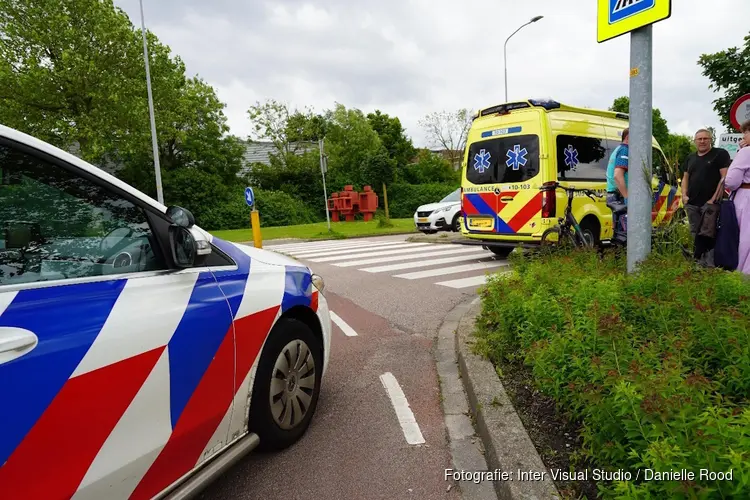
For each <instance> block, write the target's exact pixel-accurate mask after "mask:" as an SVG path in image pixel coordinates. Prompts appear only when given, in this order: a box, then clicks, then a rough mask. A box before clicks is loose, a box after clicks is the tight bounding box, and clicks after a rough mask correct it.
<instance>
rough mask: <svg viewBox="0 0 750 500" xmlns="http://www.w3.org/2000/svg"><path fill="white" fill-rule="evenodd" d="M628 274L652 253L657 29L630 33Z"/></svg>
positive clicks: (644, 27)
mask: <svg viewBox="0 0 750 500" xmlns="http://www.w3.org/2000/svg"><path fill="white" fill-rule="evenodd" d="M630 68H631V70H630V110H629V111H630V113H629V114H630V147H629V152H628V156H629V159H628V165H629V167H628V173H629V176H628V177H629V179H628V181H629V182H628V184H629V186H628V272H629V273H632V272H633V271H635V269H636V266H637V265H638V264H639V263H640V262H641V261H643V260H644V259H646V257H648V254H649V253H650V251H651V205H652V203H653V200H652V192H651V191H652V189H651V172H652V169H651V165H652V160H653V158H652V149H651V148H652V138H651V137H652V129H653V123H652V122H653V115H652V108H653V94H652V84H653V26H652V25H650V24H649V25H647V26H643V27H642V28H638V29H636V30H634V31H632V32H631V33H630Z"/></svg>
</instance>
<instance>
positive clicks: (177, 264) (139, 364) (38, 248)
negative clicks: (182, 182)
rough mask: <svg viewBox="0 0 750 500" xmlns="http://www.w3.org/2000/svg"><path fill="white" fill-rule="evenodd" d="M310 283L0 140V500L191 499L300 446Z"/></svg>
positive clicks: (114, 182) (311, 319)
mask: <svg viewBox="0 0 750 500" xmlns="http://www.w3.org/2000/svg"><path fill="white" fill-rule="evenodd" d="M322 291H323V281H322V279H321V278H320V277H319V276H317V275H315V274H313V273H312V272H311V270H310V269H309V268H307V267H305V266H303V265H302V264H300V263H298V262H297V261H295V260H292V259H289V258H286V257H283V256H281V255H278V254H275V253H273V252H268V251H263V250H260V249H256V248H253V247H248V246H244V245H239V244H234V243H230V242H227V241H222V240H221V239H218V238H216V237H213V236H212V235H211V234H209V233H208V232H206V231H204V230H202V229H201V228H199V227H198V226H196V225H195V221H194V219H193V216H192V214H191V213H190V212H189V211H188V210H187V209H184V208H181V207H169V208H167V207H165V206H163V205H161V204H159V203H157V202H156V201H155V200H153V199H151V198H149V197H148V196H146V195H145V194H143V193H141V192H139V191H137V190H136V189H134V188H132V187H131V186H129V185H127V184H125V183H123V182H121V181H120V180H118V179H116V178H115V177H113V176H111V175H109V174H107V173H106V172H103V171H102V170H100V169H98V168H96V167H94V166H92V165H89V164H88V163H86V162H84V161H82V160H80V159H78V158H76V157H75V156H73V155H70V154H68V153H65V152H64V151H61V150H59V149H57V148H55V147H52V146H50V145H49V144H46V143H44V142H41V141H39V140H36V139H34V138H32V137H29V136H27V135H25V134H22V133H19V132H18V131H15V130H12V129H9V128H7V127H3V126H0V408H2V409H1V410H0V497H2V498H8V499H42V498H43V499H45V500H54V499H63V498H64V499H69V498H73V499H102V498H107V499H111V500H114V499H149V498H163V497H165V496H168V495H174V496H184V495H186V494H194V493H196V492H197V491H199V490H200V489H201V488H202V487H203V486H205V485H206V484H207V483H208V482H209V481H211V480H212V479H214V478H215V477H216V476H217V475H219V474H221V473H222V472H223V471H224V470H226V468H227V467H229V466H230V465H231V464H233V463H234V462H236V461H237V460H239V459H240V458H242V457H243V456H244V455H245V454H246V453H248V452H250V451H252V450H254V449H256V448H258V449H261V448H265V449H271V450H273V449H276V450H278V449H283V448H286V447H288V446H290V445H291V444H293V443H295V442H296V441H297V440H298V439H300V437H301V436H302V435H303V434H304V433H305V431H306V429H307V428H308V426H309V424H310V420H311V419H312V418H313V415H314V413H315V409H316V405H317V402H318V397H319V394H320V388H321V380H322V377H323V376H324V375H325V372H326V370H327V367H328V361H329V355H330V343H331V321H330V316H329V311H328V306H327V302H326V299H325V297H324V296H323V295H322Z"/></svg>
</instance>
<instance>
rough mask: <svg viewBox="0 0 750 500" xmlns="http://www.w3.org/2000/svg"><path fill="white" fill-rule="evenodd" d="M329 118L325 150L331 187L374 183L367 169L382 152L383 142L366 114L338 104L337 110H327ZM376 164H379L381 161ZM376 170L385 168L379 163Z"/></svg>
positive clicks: (335, 108)
mask: <svg viewBox="0 0 750 500" xmlns="http://www.w3.org/2000/svg"><path fill="white" fill-rule="evenodd" d="M326 118H327V120H328V122H329V123H330V126H329V129H328V132H327V134H326V151H327V152H328V156H329V163H328V166H329V168H330V172H331V184H332V186H341V185H342V184H355V185H362V184H365V183H370V182H373V180H372V179H369V178H368V176H367V174H366V171H368V170H369V169H370V168H369V167H368V164H370V163H371V158H372V157H374V156H377V155H378V153H380V152H381V149H382V148H383V143H382V142H381V141H380V137H378V134H377V132H375V130H373V128H372V126H371V125H370V122H369V121H368V120H367V117H365V115H364V114H363V113H362V111H361V110H359V109H347V108H346V107H345V106H344V105H343V104H338V103H337V104H336V106H335V107H334V109H332V110H329V111H328V113H327V117H326ZM386 155H387V152H386ZM377 163H378V165H380V163H379V161H378V162H377ZM377 170H382V168H381V167H380V166H378V168H377ZM335 188H336V187H332V189H335Z"/></svg>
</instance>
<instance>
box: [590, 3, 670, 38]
mask: <svg viewBox="0 0 750 500" xmlns="http://www.w3.org/2000/svg"><path fill="white" fill-rule="evenodd" d="M597 1H598V2H599V4H598V9H597V21H596V24H597V29H596V37H597V41H598V42H599V43H602V42H605V41H607V40H611V39H613V38H617V37H618V36H620V35H624V34H625V33H629V32H631V31H633V30H636V29H638V28H642V27H644V26H648V25H649V24H654V23H657V22H659V21H663V20H664V19H667V18H669V16H671V15H672V0H597Z"/></svg>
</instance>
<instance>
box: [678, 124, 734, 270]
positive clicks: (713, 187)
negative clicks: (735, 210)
mask: <svg viewBox="0 0 750 500" xmlns="http://www.w3.org/2000/svg"><path fill="white" fill-rule="evenodd" d="M695 146H696V148H697V149H698V150H697V151H696V152H694V153H691V154H690V155H689V156H688V157H687V158H686V159H685V163H684V164H683V169H682V170H683V171H684V172H685V174H684V175H683V177H682V204H683V206H684V207H685V211H686V212H687V216H688V221H689V222H690V233H691V234H692V237H693V239H695V237H696V235H697V234H698V231H699V229H700V224H701V217H702V216H703V212H705V210H706V205H707V204H708V203H713V201H714V199H715V198H717V197H719V196H720V194H719V192H718V190H719V183H720V182H721V180H722V179H723V178H724V177H725V176H726V175H727V169H729V165H730V164H731V163H732V159H731V157H730V156H729V151H727V150H726V149H722V148H715V147H713V137H712V136H711V132H709V131H708V130H706V129H700V130H698V131H697V132H696V133H695ZM700 261H701V263H703V264H704V265H707V266H709V267H713V265H714V264H713V249H710V250H709V249H707V250H706V251H705V252H703V255H702V256H701V257H700Z"/></svg>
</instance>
